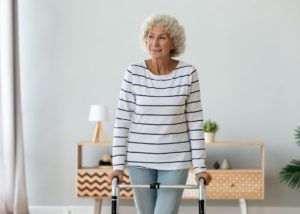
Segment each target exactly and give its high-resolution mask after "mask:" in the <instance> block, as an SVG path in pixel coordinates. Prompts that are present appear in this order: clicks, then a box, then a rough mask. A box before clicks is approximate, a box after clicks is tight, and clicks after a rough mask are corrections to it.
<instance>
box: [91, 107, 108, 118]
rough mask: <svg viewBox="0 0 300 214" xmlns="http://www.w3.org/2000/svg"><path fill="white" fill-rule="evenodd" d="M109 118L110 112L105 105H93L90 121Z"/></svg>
mask: <svg viewBox="0 0 300 214" xmlns="http://www.w3.org/2000/svg"><path fill="white" fill-rule="evenodd" d="M106 120H108V112H107V108H106V106H105V105H91V108H90V116H89V121H92V122H99V121H106Z"/></svg>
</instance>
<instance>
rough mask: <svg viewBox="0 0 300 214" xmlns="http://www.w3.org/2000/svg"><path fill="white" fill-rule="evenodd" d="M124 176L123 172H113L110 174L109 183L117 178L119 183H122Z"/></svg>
mask: <svg viewBox="0 0 300 214" xmlns="http://www.w3.org/2000/svg"><path fill="white" fill-rule="evenodd" d="M123 176H124V170H114V171H113V172H112V173H110V175H109V177H110V182H111V181H112V179H113V177H118V178H119V183H122V180H123Z"/></svg>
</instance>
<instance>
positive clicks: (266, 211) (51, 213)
mask: <svg viewBox="0 0 300 214" xmlns="http://www.w3.org/2000/svg"><path fill="white" fill-rule="evenodd" d="M29 209H30V214H92V213H93V207H92V206H30V208H29ZM195 210H197V207H191V206H181V207H180V210H179V214H184V213H197V211H195ZM110 213H111V210H110V206H108V205H103V206H102V210H101V214H110ZM135 213H136V211H135V209H134V207H133V206H123V207H120V214H135ZM207 213H209V214H220V213H230V214H240V213H241V211H240V209H239V207H238V206H236V207H233V206H229V207H228V206H226V207H224V206H216V207H207ZM248 213H251V214H252V213H255V214H282V213H300V207H249V208H248Z"/></svg>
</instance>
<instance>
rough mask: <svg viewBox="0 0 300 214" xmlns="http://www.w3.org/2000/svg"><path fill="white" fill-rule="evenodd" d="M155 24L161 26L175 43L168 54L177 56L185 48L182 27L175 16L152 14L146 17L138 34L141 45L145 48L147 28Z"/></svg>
mask: <svg viewBox="0 0 300 214" xmlns="http://www.w3.org/2000/svg"><path fill="white" fill-rule="evenodd" d="M156 26H160V27H163V28H164V29H165V31H167V33H168V34H169V35H170V37H171V39H172V41H173V43H174V45H175V49H174V50H172V51H171V53H170V56H171V57H177V56H179V55H180V54H182V53H183V52H184V50H185V32H184V28H183V26H181V25H180V24H179V22H178V21H177V19H176V18H175V17H173V16H170V15H166V14H153V15H150V16H149V17H148V18H146V20H145V21H144V23H143V25H142V31H141V34H140V40H141V45H142V47H143V48H145V49H147V48H146V40H147V37H148V33H149V30H150V29H151V28H153V27H156Z"/></svg>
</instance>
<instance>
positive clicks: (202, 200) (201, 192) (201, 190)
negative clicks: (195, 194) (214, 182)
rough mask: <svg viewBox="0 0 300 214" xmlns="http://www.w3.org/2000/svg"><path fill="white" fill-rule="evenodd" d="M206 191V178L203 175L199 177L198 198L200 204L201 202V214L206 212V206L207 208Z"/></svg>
mask: <svg viewBox="0 0 300 214" xmlns="http://www.w3.org/2000/svg"><path fill="white" fill-rule="evenodd" d="M205 194H206V192H205V178H204V177H201V178H200V179H199V200H198V204H199V214H205V208H206V204H205V200H206V195H205Z"/></svg>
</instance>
